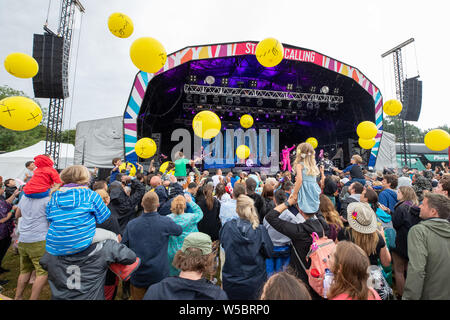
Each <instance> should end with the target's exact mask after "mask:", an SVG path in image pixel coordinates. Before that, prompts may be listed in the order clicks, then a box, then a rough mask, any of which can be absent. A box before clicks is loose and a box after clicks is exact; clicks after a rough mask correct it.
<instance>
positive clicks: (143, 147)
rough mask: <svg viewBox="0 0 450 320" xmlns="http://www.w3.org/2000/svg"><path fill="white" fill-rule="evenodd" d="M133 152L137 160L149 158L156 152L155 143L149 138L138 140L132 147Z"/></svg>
mask: <svg viewBox="0 0 450 320" xmlns="http://www.w3.org/2000/svg"><path fill="white" fill-rule="evenodd" d="M134 151H136V154H137V155H138V157H139V158H143V159H147V158H150V157H152V156H153V155H154V154H155V152H156V143H155V141H154V140H153V139H150V138H142V139H139V140H138V142H136V144H135V146H134Z"/></svg>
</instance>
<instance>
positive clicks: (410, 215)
mask: <svg viewBox="0 0 450 320" xmlns="http://www.w3.org/2000/svg"><path fill="white" fill-rule="evenodd" d="M397 198H398V200H399V202H398V203H397V204H396V205H395V209H394V212H393V214H392V225H393V226H394V229H395V231H396V233H397V236H396V237H395V248H393V249H392V259H393V265H394V276H395V287H396V289H397V290H396V291H397V294H398V295H399V296H402V295H403V288H404V287H405V272H406V270H407V267H408V261H409V259H408V232H409V229H411V227H412V226H414V225H416V224H418V223H419V222H420V221H421V218H420V217H419V214H420V208H419V207H418V205H419V201H418V199H417V195H416V193H415V191H414V189H413V188H412V187H408V186H402V187H400V188H398V192H397Z"/></svg>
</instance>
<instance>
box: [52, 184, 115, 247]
mask: <svg viewBox="0 0 450 320" xmlns="http://www.w3.org/2000/svg"><path fill="white" fill-rule="evenodd" d="M46 214H47V220H48V222H49V223H50V227H49V229H48V233H47V238H46V246H45V248H46V250H47V252H48V253H50V254H52V255H54V256H64V255H71V254H75V253H77V252H81V251H83V250H85V249H86V248H87V247H89V246H90V245H91V243H92V238H93V237H94V235H95V224H96V223H98V224H101V223H103V222H104V221H105V220H107V219H108V218H109V216H110V215H111V212H110V211H109V209H108V207H107V206H106V205H105V204H104V202H103V200H102V198H101V197H100V195H99V194H98V193H96V192H94V191H92V190H90V189H88V188H87V187H76V188H65V187H63V188H61V189H60V190H58V191H56V192H55V193H54V194H53V195H52V197H51V199H50V201H49V202H48V204H47V208H46Z"/></svg>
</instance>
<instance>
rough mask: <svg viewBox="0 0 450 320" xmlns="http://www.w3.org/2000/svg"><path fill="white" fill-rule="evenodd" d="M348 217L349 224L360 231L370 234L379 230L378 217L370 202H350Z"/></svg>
mask: <svg viewBox="0 0 450 320" xmlns="http://www.w3.org/2000/svg"><path fill="white" fill-rule="evenodd" d="M347 217H348V218H347V220H348V224H349V226H350V227H351V228H352V229H354V230H356V231H358V232H359V233H365V234H370V233H374V232H375V231H376V230H377V218H376V215H375V212H374V211H373V210H372V208H371V207H370V205H369V204H368V203H364V202H352V203H350V204H349V205H348V207H347Z"/></svg>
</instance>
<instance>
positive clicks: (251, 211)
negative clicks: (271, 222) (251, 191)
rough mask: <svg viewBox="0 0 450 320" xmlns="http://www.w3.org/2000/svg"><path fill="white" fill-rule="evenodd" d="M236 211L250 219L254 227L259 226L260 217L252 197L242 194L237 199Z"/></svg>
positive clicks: (242, 217)
mask: <svg viewBox="0 0 450 320" xmlns="http://www.w3.org/2000/svg"><path fill="white" fill-rule="evenodd" d="M236 212H237V214H238V216H239V217H240V218H241V219H243V220H248V221H250V222H251V224H252V228H253V229H256V228H258V226H259V219H258V214H257V213H256V208H255V206H254V201H253V199H252V198H250V197H249V196H246V195H240V196H239V197H238V198H237V200H236Z"/></svg>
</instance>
